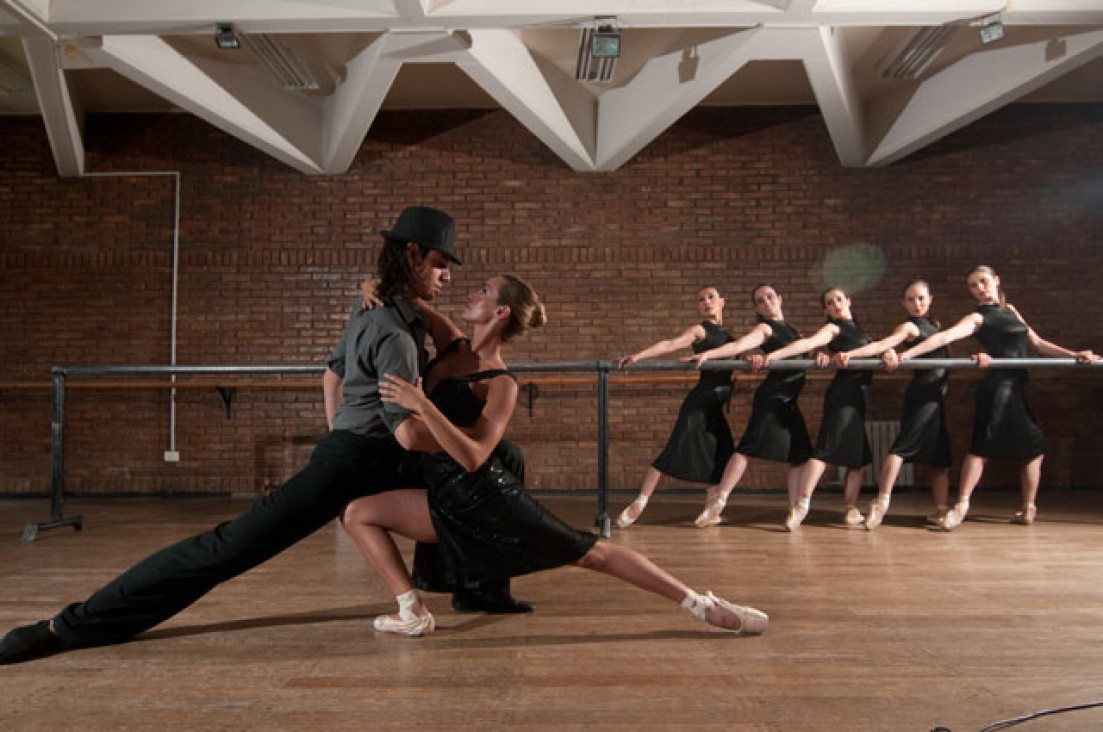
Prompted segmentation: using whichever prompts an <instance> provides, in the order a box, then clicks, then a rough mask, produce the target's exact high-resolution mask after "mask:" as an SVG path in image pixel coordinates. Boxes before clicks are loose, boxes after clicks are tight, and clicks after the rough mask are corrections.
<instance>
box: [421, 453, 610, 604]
mask: <svg viewBox="0 0 1103 732" xmlns="http://www.w3.org/2000/svg"><path fill="white" fill-rule="evenodd" d="M437 457H438V456H432V458H431V459H430V460H431V462H432V464H431V465H428V466H427V470H426V475H427V478H428V480H429V514H430V516H431V518H432V520H433V528H434V529H436V532H437V536H438V537H439V540H440V543H439V545H438V547H439V548H438V549H437V550H436V551H435V552H432V554H434V555H435V557H434V560H435V561H436V562H438V563H439V566H437V567H434V568H433V570H432V571H427V567H426V566H425V565H424V564H423V562H426V561H428V555H427V557H423V558H419V562H418V564H422V566H421V571H418V569H419V568H418V566H417V565H415V577H414V584H415V585H416V586H418V587H420V588H421V589H425V590H430V591H449V590H451V589H452V588H453V587H455V586H456V585H465V584H469V583H473V582H485V581H488V580H498V579H507V578H509V577H516V576H518V575H523V574H528V573H530V572H539V571H541V570H545V569H553V568H555V567H561V566H564V565H567V564H573V563H575V562H577V561H578V560H579V559H581V558H582V556H583V555H584V554H586V552H588V551H589V550H590V548H591V547H592V546H593V545H594V543H595V542H596V541H597V539H598V537H597V536H596V535H595V534H592V533H590V532H586V531H580V530H578V529H575V528H572V527H571V526H568V525H567V524H566V523H564V522H563V521H562V520H560V519H559V517H557V516H556V515H555V514H553V513H551V512H550V511H548V509H546V508H544V506H542V505H541V504H540V503H538V502H537V501H536V500H535V499H533V498H532V497H531V496H530V495H529V494H528V493H527V492H526V491H525V488H524V486H523V485H522V484H521V482H520V481H519V480H517V478H515V477H514V476H513V475H512V474H511V473H510V472H509V471H507V470H505V469H504V468H503V467H502V466H501V463H500V462H498V460H497V459H496V458H491V459H490V460H489V461H488V462H487V463H486V464H484V465H483V466H482V467H481V468H479V469H478V470H476V471H475V472H474V473H468V472H467V471H465V470H463V469H462V468H460V467H459V466H458V465H456V464H455V463H454V462H452V461H451V460H450V459H448V458H447V457H446V456H441V457H440V459H435V458H437Z"/></svg>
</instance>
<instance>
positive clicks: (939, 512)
mask: <svg viewBox="0 0 1103 732" xmlns="http://www.w3.org/2000/svg"><path fill="white" fill-rule="evenodd" d="M947 513H949V511H948V510H947V508H946V507H945V506H939V507H938V508H937V509H935V512H934V513H932V514H929V515H928V516H927V523H928V524H930V525H931V526H937V527H939V528H942V524H943V523H945V522H946V514H947Z"/></svg>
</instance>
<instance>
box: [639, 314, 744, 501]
mask: <svg viewBox="0 0 1103 732" xmlns="http://www.w3.org/2000/svg"><path fill="white" fill-rule="evenodd" d="M701 326H702V327H704V329H705V337H704V338H703V339H702V340H700V341H698V342H697V343H694V344H693V352H694V353H703V352H705V351H708V350H710V349H713V348H717V347H718V346H722V345H724V344H725V343H729V342H731V341H732V340H733V339H732V337H731V335H730V334H729V333H728V332H727V331H726V330H724V329H723V328H722V327H720V326H719V325H717V324H716V323H710V322H708V321H704V322H702V323H701ZM731 395H732V375H731V372H730V371H702V372H701V378H700V379H699V380H698V381H697V384H696V385H695V386H694V387H693V388H692V389H691V390H690V391H689V393H688V394H686V398H685V400H683V401H682V407H681V409H680V410H678V420H677V421H676V422H675V423H674V429H673V430H672V431H671V433H670V439H668V440H667V443H666V448H664V449H663V451H662V453H661V454H660V455H659V457H657V458H655V462H654V463H652V467H654V468H655V469H656V470H658V471H659V472H661V473H665V474H666V475H669V476H671V477H674V478H677V479H679V480H686V481H690V482H693V483H717V482H719V481H720V477H721V476H722V475H723V474H724V466H726V465H727V464H728V458H730V457H731V456H732V453H733V452H735V441H734V440H733V439H732V432H731V428H730V427H729V426H728V420H727V419H726V418H725V417H724V405H725V404H727V403H728V400H729V399H731Z"/></svg>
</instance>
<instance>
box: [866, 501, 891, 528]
mask: <svg viewBox="0 0 1103 732" xmlns="http://www.w3.org/2000/svg"><path fill="white" fill-rule="evenodd" d="M888 510H889V507H888V506H887V505H885V504H883V503H881V502H879V501H873V502H872V503H870V504H869V515H868V516H866V523H865V526H866V531H873V530H874V529H876V528H877V527H878V526H880V525H881V521H883V520H884V518H885V514H886V513H888Z"/></svg>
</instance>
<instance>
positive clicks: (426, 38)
mask: <svg viewBox="0 0 1103 732" xmlns="http://www.w3.org/2000/svg"><path fill="white" fill-rule="evenodd" d="M469 47H470V44H469V43H468V41H467V38H466V36H460V35H458V34H453V33H439V32H436V33H433V32H421V33H385V34H382V35H380V36H378V37H377V38H376V39H375V40H374V41H372V42H371V43H370V44H369V45H368V46H367V47H365V48H364V49H363V50H362V51H360V52H359V53H358V54H356V56H354V57H353V58H352V60H351V61H349V63H348V64H347V65H346V67H345V73H344V79H343V81H341V82H340V83H339V85H338V87H337V89H336V91H335V92H334V93H333V94H332V95H331V96H330V97H329V98H327V99H326V101H325V105H324V109H323V118H324V130H323V135H324V143H323V145H324V152H323V155H322V170H323V172H326V173H344V172H345V171H347V170H348V168H349V166H350V165H352V161H353V160H355V158H356V154H357V152H359V150H360V146H361V145H362V144H363V143H364V138H365V137H366V136H367V134H368V130H369V129H371V125H372V123H373V122H374V121H375V117H376V115H377V114H379V110H380V108H381V107H382V106H383V101H384V100H385V99H386V97H387V92H389V91H390V89H391V86H392V85H393V84H394V80H395V77H396V76H397V75H398V72H399V69H401V68H402V64H403V62H404V61H412V60H416V61H420V62H441V61H456V60H458V59H461V58H465V57H466V56H465V54H466V52H467V50H468V48H469Z"/></svg>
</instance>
